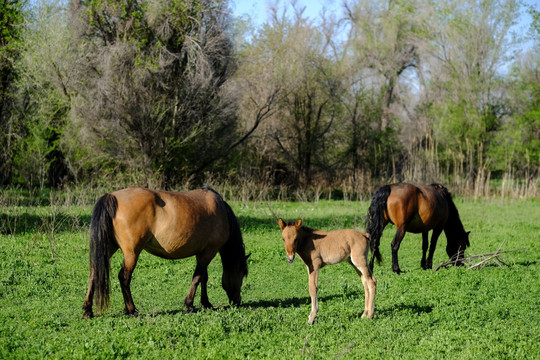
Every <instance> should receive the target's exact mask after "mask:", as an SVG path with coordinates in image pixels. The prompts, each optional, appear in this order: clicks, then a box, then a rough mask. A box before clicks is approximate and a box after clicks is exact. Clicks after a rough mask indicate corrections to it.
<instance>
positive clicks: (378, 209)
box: [365, 185, 390, 270]
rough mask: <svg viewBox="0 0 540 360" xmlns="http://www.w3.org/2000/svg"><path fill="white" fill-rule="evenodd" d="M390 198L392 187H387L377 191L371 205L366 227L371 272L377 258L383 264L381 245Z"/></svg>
mask: <svg viewBox="0 0 540 360" xmlns="http://www.w3.org/2000/svg"><path fill="white" fill-rule="evenodd" d="M388 196H390V185H385V186H382V187H380V188H379V189H377V191H376V192H375V194H373V198H372V199H371V205H369V210H368V214H367V217H366V223H365V227H366V231H367V232H368V233H369V239H370V241H369V242H370V247H371V260H370V261H369V268H370V269H371V270H373V260H374V259H375V258H376V259H377V262H378V263H381V262H382V256H381V253H380V251H379V245H380V241H381V236H382V232H383V229H384V224H385V223H384V222H385V219H384V211H385V210H386V201H387V200H388Z"/></svg>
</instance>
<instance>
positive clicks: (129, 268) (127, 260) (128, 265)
mask: <svg viewBox="0 0 540 360" xmlns="http://www.w3.org/2000/svg"><path fill="white" fill-rule="evenodd" d="M138 257H139V255H138V254H136V253H135V252H124V261H123V263H122V267H121V268H120V272H119V273H118V280H119V281H120V287H121V288H122V295H123V296H124V304H125V306H126V307H125V310H124V312H125V313H126V314H127V315H131V316H135V317H137V316H138V315H139V312H138V311H137V309H136V308H135V303H134V302H133V297H132V296H131V288H130V284H131V276H132V275H133V270H135V265H136V264H137V259H138Z"/></svg>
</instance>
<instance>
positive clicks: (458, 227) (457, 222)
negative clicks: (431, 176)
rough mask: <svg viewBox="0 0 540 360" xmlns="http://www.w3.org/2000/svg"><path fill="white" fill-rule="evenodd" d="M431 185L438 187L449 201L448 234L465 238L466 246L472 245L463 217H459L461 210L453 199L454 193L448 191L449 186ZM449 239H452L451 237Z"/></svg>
mask: <svg viewBox="0 0 540 360" xmlns="http://www.w3.org/2000/svg"><path fill="white" fill-rule="evenodd" d="M431 186H433V187H434V188H435V189H437V191H438V192H439V193H440V194H441V195H442V196H443V197H444V198H445V200H446V202H447V203H448V211H449V216H448V221H447V223H446V226H445V229H444V231H445V233H446V234H447V235H450V237H451V238H456V237H457V238H464V239H465V243H464V246H465V248H466V247H467V246H470V243H469V241H468V237H467V234H466V232H465V229H464V228H463V223H462V222H461V219H460V217H459V212H458V210H457V208H456V204H454V200H453V199H452V194H451V193H450V191H448V189H447V188H445V187H444V186H442V185H441V184H431ZM447 239H448V236H447ZM448 240H449V241H450V239H448Z"/></svg>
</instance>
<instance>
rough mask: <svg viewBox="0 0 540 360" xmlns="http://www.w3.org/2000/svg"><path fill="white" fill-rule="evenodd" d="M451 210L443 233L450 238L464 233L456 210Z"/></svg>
mask: <svg viewBox="0 0 540 360" xmlns="http://www.w3.org/2000/svg"><path fill="white" fill-rule="evenodd" d="M453 210H454V211H450V214H449V217H448V221H447V222H446V226H445V228H444V232H445V233H446V234H449V235H450V236H459V235H462V234H464V233H465V229H464V228H463V223H462V222H461V219H460V218H459V214H458V212H457V210H456V209H455V208H454V209H453Z"/></svg>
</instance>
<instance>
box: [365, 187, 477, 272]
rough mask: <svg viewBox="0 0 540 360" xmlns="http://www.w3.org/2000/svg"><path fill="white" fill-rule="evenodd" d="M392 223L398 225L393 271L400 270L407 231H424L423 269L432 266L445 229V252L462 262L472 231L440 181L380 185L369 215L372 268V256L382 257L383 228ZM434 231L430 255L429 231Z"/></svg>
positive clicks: (393, 249)
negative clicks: (433, 182)
mask: <svg viewBox="0 0 540 360" xmlns="http://www.w3.org/2000/svg"><path fill="white" fill-rule="evenodd" d="M389 222H391V223H392V224H394V225H395V226H396V228H397V230H396V235H395V236H394V240H393V241H392V270H393V271H394V272H396V273H398V274H399V273H401V270H400V268H399V264H398V250H399V246H400V244H401V240H403V237H404V236H405V232H407V231H408V232H412V233H422V260H421V263H420V265H421V266H422V268H423V269H431V268H432V265H433V253H434V252H435V247H436V246H437V239H438V238H439V235H440V234H441V232H442V231H443V230H444V233H445V234H446V239H447V245H446V253H447V254H448V256H449V257H450V258H451V259H455V260H456V264H458V265H460V264H462V261H461V260H462V259H463V255H464V252H465V249H466V248H467V246H469V245H470V244H469V232H465V230H464V229H463V224H462V223H461V220H460V218H459V213H458V211H457V209H456V206H455V205H454V202H453V200H452V195H451V194H450V192H449V191H448V190H447V189H446V188H445V187H444V186H442V185H440V184H431V185H411V184H405V183H400V184H393V185H384V186H382V187H380V188H379V189H378V190H377V191H376V192H375V194H373V199H372V200H371V205H370V206H369V210H368V215H367V218H366V229H367V231H368V233H369V234H370V238H371V250H372V254H371V261H370V263H369V266H370V269H373V259H374V257H376V258H377V260H378V261H380V260H381V254H380V252H379V243H380V239H381V235H382V232H383V230H384V227H385V226H386V225H387V224H388V223H389ZM430 230H433V233H432V235H431V244H430V246H429V255H428V257H427V260H426V252H427V250H428V232H429V231H430Z"/></svg>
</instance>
